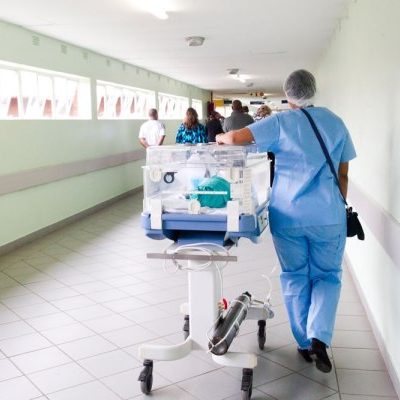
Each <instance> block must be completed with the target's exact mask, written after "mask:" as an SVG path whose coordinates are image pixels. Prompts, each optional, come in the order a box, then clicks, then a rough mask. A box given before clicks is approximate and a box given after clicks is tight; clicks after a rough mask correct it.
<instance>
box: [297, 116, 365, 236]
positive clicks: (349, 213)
mask: <svg viewBox="0 0 400 400" xmlns="http://www.w3.org/2000/svg"><path fill="white" fill-rule="evenodd" d="M301 111H302V112H303V113H304V115H305V116H306V117H307V119H308V121H309V122H310V124H311V126H312V128H313V130H314V133H315V136H316V137H317V139H318V142H319V144H320V145H321V148H322V151H323V152H324V155H325V158H326V161H327V162H328V165H329V167H330V169H331V171H332V175H333V176H334V177H335V180H336V184H337V185H338V187H339V192H340V194H341V195H342V198H343V201H344V203H345V204H346V217H347V236H348V237H353V236H356V235H357V237H358V239H359V240H364V239H365V235H364V230H363V228H362V226H361V223H360V221H359V219H358V214H357V213H356V212H355V211H353V208H352V207H349V205H348V204H347V201H346V199H345V198H344V196H343V193H342V191H341V190H340V183H339V178H338V176H337V172H336V171H335V167H334V166H333V162H332V159H331V157H330V155H329V152H328V149H327V148H326V146H325V143H324V140H323V139H322V136H321V134H320V133H319V130H318V128H317V126H316V125H315V122H314V120H313V119H312V118H311V115H310V114H309V113H308V111H306V110H304V109H303V108H301Z"/></svg>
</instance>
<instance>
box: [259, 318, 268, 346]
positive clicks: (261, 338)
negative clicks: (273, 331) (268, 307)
mask: <svg viewBox="0 0 400 400" xmlns="http://www.w3.org/2000/svg"><path fill="white" fill-rule="evenodd" d="M265 325H266V322H265V321H264V320H263V319H261V320H260V321H258V333H257V337H258V347H259V348H260V350H264V345H265V342H266V340H267V335H266V334H265Z"/></svg>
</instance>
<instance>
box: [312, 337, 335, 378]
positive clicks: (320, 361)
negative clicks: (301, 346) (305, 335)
mask: <svg viewBox="0 0 400 400" xmlns="http://www.w3.org/2000/svg"><path fill="white" fill-rule="evenodd" d="M311 351H312V353H313V354H314V355H315V357H316V360H315V366H316V367H317V368H318V369H319V370H320V371H322V372H326V373H327V372H331V370H332V364H331V360H329V357H328V353H327V352H326V344H325V343H324V342H321V341H320V340H318V339H313V340H312V341H311Z"/></svg>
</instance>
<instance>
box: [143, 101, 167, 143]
mask: <svg viewBox="0 0 400 400" xmlns="http://www.w3.org/2000/svg"><path fill="white" fill-rule="evenodd" d="M164 139H165V125H164V124H163V123H162V122H160V121H159V120H158V112H157V110H156V109H155V108H151V109H150V110H149V120H148V121H146V122H145V123H144V124H143V125H142V126H141V127H140V130H139V142H140V144H141V145H142V146H143V147H144V148H147V147H149V146H161V145H162V144H163V142H164Z"/></svg>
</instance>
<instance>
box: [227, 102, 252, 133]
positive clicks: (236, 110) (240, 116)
mask: <svg viewBox="0 0 400 400" xmlns="http://www.w3.org/2000/svg"><path fill="white" fill-rule="evenodd" d="M253 122H254V120H253V118H252V117H251V116H250V115H249V114H246V113H244V112H243V108H242V102H241V101H240V100H233V102H232V114H231V116H230V117H228V118H225V121H224V126H223V129H224V132H228V131H232V130H236V129H241V128H244V127H245V126H247V125H250V124H252V123H253Z"/></svg>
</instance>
